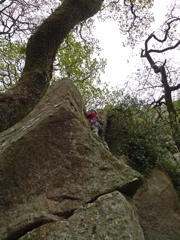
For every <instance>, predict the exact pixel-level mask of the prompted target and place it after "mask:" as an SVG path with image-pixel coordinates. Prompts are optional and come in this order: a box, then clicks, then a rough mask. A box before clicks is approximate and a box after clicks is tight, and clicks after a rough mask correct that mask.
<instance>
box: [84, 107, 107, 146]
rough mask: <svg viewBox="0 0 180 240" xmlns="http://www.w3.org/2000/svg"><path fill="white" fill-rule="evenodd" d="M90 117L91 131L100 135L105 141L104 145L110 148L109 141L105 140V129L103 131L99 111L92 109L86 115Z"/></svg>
mask: <svg viewBox="0 0 180 240" xmlns="http://www.w3.org/2000/svg"><path fill="white" fill-rule="evenodd" d="M86 118H88V119H89V125H90V128H91V131H92V132H93V133H94V134H96V135H97V136H98V137H100V138H101V139H102V141H103V143H104V145H105V146H106V147H107V148H108V149H109V147H108V145H107V143H106V142H105V140H104V131H103V127H102V125H103V123H102V122H101V121H100V120H99V118H98V116H97V113H96V111H95V110H94V109H91V110H90V113H89V114H88V115H87V116H86Z"/></svg>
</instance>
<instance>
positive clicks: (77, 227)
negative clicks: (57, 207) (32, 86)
mask: <svg viewBox="0 0 180 240" xmlns="http://www.w3.org/2000/svg"><path fill="white" fill-rule="evenodd" d="M26 239H33V240H39V239H53V240H59V239H61V240H65V239H66V240H72V239H74V240H75V239H84V240H91V239H97V240H99V239H114V240H117V239H126V240H128V239H129V240H130V239H131V240H143V239H144V236H143V233H142V230H141V227H140V225H139V222H138V216H137V213H136V209H135V207H134V205H133V204H132V201H131V200H130V199H128V198H127V197H126V198H125V197H124V196H123V195H122V194H121V193H120V192H117V191H115V192H112V193H109V194H105V195H103V196H101V197H99V198H98V199H97V200H95V201H94V202H93V203H90V204H87V205H86V206H83V207H81V208H79V209H78V210H76V211H75V212H74V214H73V215H72V216H71V217H69V218H68V219H67V220H64V221H61V222H60V221H57V222H56V223H48V224H45V225H44V226H42V227H39V228H37V229H35V230H33V231H31V232H29V233H28V234H27V235H26V236H24V237H22V238H20V240H26Z"/></svg>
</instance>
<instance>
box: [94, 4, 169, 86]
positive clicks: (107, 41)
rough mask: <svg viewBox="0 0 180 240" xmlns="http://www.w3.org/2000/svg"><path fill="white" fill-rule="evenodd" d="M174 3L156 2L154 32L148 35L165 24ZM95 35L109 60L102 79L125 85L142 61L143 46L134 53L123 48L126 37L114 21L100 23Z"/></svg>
mask: <svg viewBox="0 0 180 240" xmlns="http://www.w3.org/2000/svg"><path fill="white" fill-rule="evenodd" d="M172 1H173V0H163V1H160V0H155V4H154V8H153V12H154V18H155V22H154V23H153V24H152V25H151V29H152V30H150V31H149V33H148V34H150V33H152V31H155V30H157V28H158V27H159V26H160V25H161V24H162V23H163V22H164V20H165V14H166V12H167V9H168V6H170V4H171V2H172ZM162 2H163V3H162ZM94 34H95V36H96V37H97V38H98V39H99V40H100V46H101V48H103V51H102V54H101V56H102V57H104V58H107V66H106V70H105V71H106V72H105V74H103V75H102V77H101V79H102V80H103V81H107V82H110V84H111V85H112V86H116V85H119V84H120V85H123V83H124V82H125V81H126V79H127V75H128V74H131V73H132V72H134V71H136V69H137V68H138V67H136V66H137V64H138V62H140V61H142V60H141V58H140V52H141V48H142V47H143V46H142V45H141V46H137V47H136V48H135V49H134V51H133V50H132V49H130V48H129V47H123V46H122V41H123V38H124V36H122V35H121V34H120V32H119V29H118V26H117V23H116V22H113V21H106V22H102V23H99V24H98V25H97V27H96V30H95V33H94ZM132 55H134V57H132Z"/></svg>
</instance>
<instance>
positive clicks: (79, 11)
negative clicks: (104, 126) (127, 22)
mask: <svg viewBox="0 0 180 240" xmlns="http://www.w3.org/2000/svg"><path fill="white" fill-rule="evenodd" d="M102 2H103V0H64V1H63V3H62V5H61V6H59V7H58V8H57V9H56V11H55V12H53V13H52V15H50V16H49V17H48V18H47V19H46V20H45V21H44V22H43V23H42V24H41V26H40V27H39V28H38V29H37V31H36V32H35V33H34V35H32V36H31V37H30V39H29V41H28V44H27V51H26V63H25V67H24V70H23V73H22V76H21V78H20V79H19V81H18V83H17V84H16V85H15V86H14V87H13V88H11V89H10V90H8V91H7V92H6V93H2V94H0V132H2V131H3V130H5V129H7V128H8V127H10V126H12V125H14V124H15V123H17V122H18V121H20V120H21V119H22V118H24V117H25V116H26V115H27V114H28V113H29V112H30V111H31V110H32V109H33V108H34V107H35V105H36V104H37V103H38V102H39V101H40V99H41V98H42V97H43V95H44V94H45V92H46V90H47V88H48V86H49V82H50V79H51V75H52V65H53V61H54V59H55V55H56V53H57V50H58V48H59V46H60V44H61V43H62V42H63V40H64V38H65V37H66V35H67V34H68V33H69V32H70V31H71V29H72V28H73V27H74V26H75V25H77V24H78V23H79V22H81V21H82V20H85V19H87V18H89V17H91V16H93V15H94V14H95V13H97V12H98V10H99V9H100V7H101V4H102Z"/></svg>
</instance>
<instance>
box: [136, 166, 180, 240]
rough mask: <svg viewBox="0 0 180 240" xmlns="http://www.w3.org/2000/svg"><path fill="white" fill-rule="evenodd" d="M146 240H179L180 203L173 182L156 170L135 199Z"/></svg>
mask: <svg viewBox="0 0 180 240" xmlns="http://www.w3.org/2000/svg"><path fill="white" fill-rule="evenodd" d="M133 201H134V203H135V205H136V206H137V209H138V215H139V220H140V225H141V227H142V229H143V232H144V236H145V239H146V240H152V239H155V240H179V238H180V202H179V199H178V195H177V193H176V192H175V189H174V187H173V184H172V182H171V181H170V179H169V178H168V176H167V175H166V174H165V173H164V172H162V171H161V170H158V169H154V170H153V172H152V175H151V177H150V178H149V179H147V182H146V183H144V184H143V185H142V186H141V187H140V188H139V189H138V191H137V193H136V194H135V196H134V197H133Z"/></svg>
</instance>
